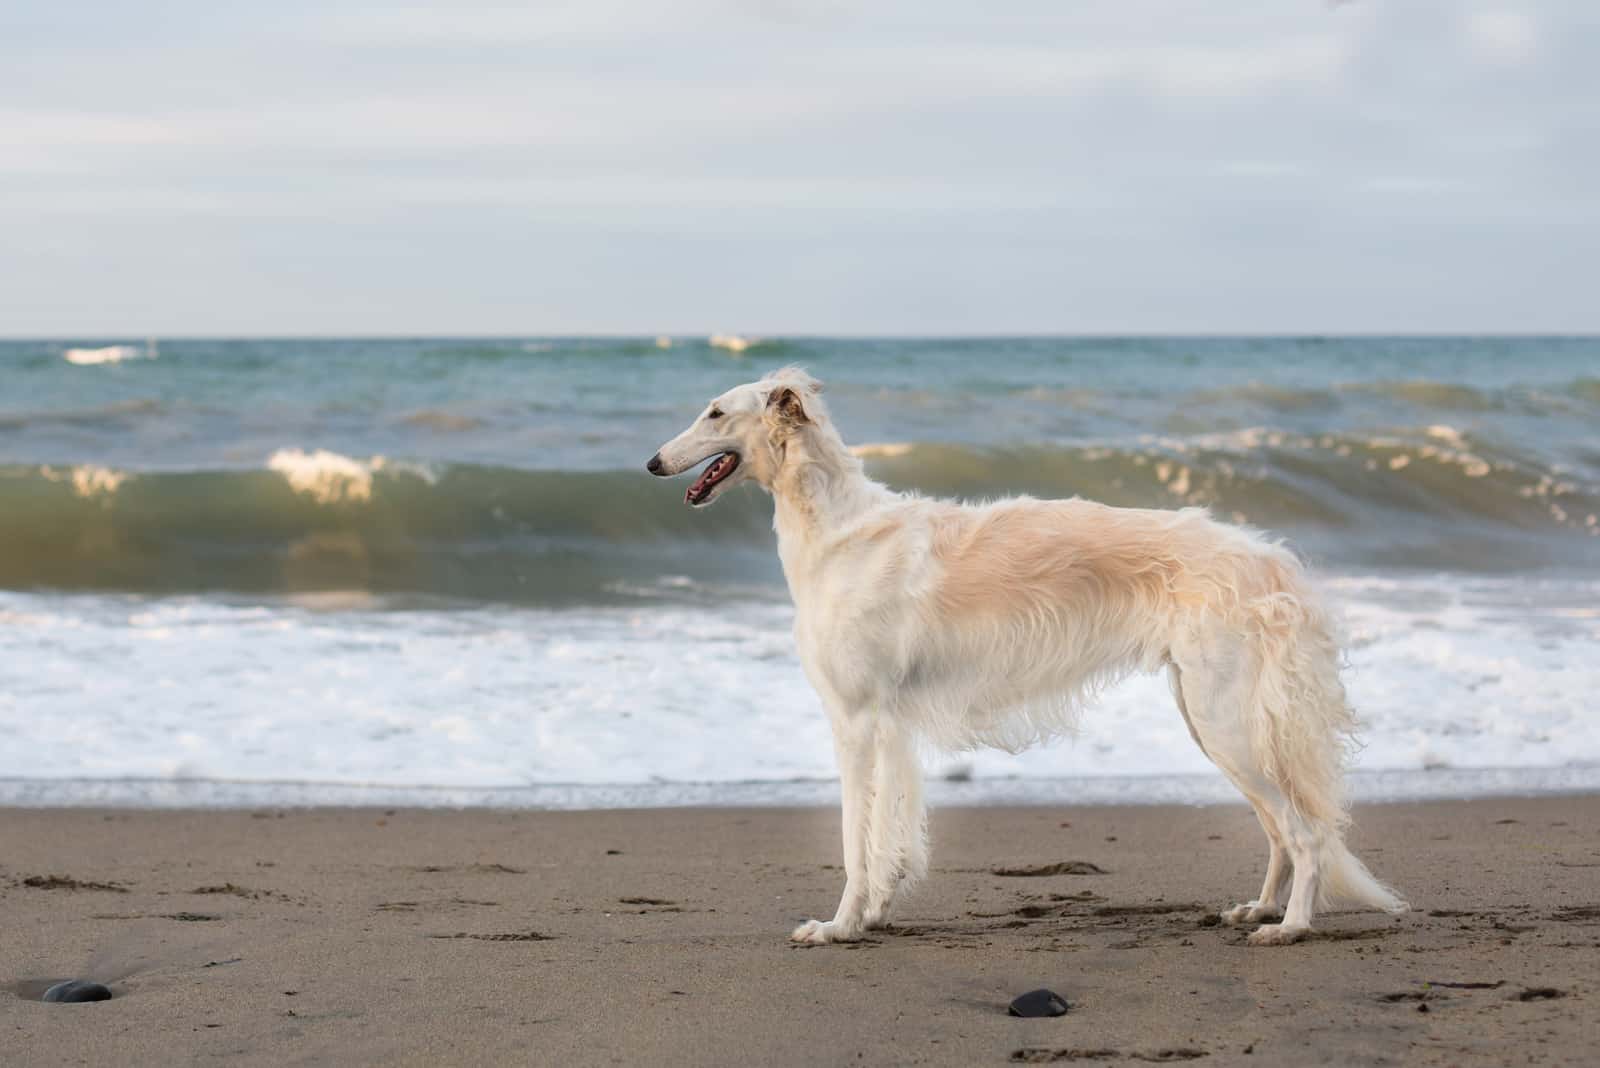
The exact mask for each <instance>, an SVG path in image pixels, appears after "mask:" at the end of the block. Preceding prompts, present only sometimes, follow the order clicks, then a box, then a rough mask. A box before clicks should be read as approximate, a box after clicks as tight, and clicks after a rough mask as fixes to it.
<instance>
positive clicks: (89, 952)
mask: <svg viewBox="0 0 1600 1068" xmlns="http://www.w3.org/2000/svg"><path fill="white" fill-rule="evenodd" d="M835 820H836V816H835V813H834V812H832V811H829V810H825V809H764V810H751V809H742V810H730V809H696V810H682V809H677V810H674V809H665V810H662V809H658V810H650V811H631V812H576V813H548V812H487V811H468V812H449V811H437V810H398V811H384V810H374V809H359V810H352V809H346V810H288V811H256V812H217V811H209V812H149V811H99V810H19V809H9V810H0V907H3V909H4V915H5V919H6V922H5V927H4V936H3V942H0V983H7V984H10V986H9V987H8V989H10V990H13V991H15V990H17V989H19V987H18V985H17V984H19V983H22V984H30V983H31V984H32V985H31V986H27V987H26V988H25V989H23V992H24V993H30V992H31V993H36V992H37V990H38V989H39V987H38V985H37V984H38V983H39V982H40V981H42V980H46V979H51V978H67V977H86V978H91V979H98V980H101V981H104V982H108V983H110V985H111V989H112V990H113V991H114V993H115V994H116V997H115V998H114V1000H112V1001H109V1002H102V1003H98V1004H88V1005H50V1004H43V1003H40V1002H36V1001H28V1000H24V999H23V998H21V997H17V996H11V995H7V994H0V1036H3V1037H0V1061H3V1062H4V1063H5V1064H6V1065H9V1066H24V1065H35V1064H37V1065H58V1064H70V1063H84V1064H136V1065H142V1064H191V1063H206V1062H214V1061H224V1060H225V1061H228V1062H229V1063H234V1064H262V1065H268V1064H270V1065H279V1064H375V1063H381V1064H417V1065H446V1064H461V1065H482V1064H729V1065H734V1064H738V1065H752V1064H846V1063H848V1064H963V1065H966V1064H1006V1063H1019V1062H1024V1063H1026V1062H1032V1063H1046V1062H1054V1063H1079V1062H1082V1063H1089V1064H1118V1063H1122V1064H1135V1065H1136V1064H1140V1063H1147V1062H1167V1061H1191V1060H1192V1061H1202V1062H1203V1063H1205V1064H1207V1065H1221V1064H1248V1065H1284V1064H1336V1065H1347V1064H1374V1065H1377V1064H1407V1065H1411V1064H1415V1065H1458V1064H1573V1065H1577V1064H1590V1063H1594V1057H1595V1049H1596V1046H1597V1043H1600V798H1597V797H1572V798H1547V799H1537V800H1485V801H1473V802H1447V803H1428V804H1410V805H1393V806H1368V807H1364V808H1361V809H1359V810H1358V811H1357V813H1356V820H1357V826H1356V829H1355V831H1354V833H1353V836H1352V841H1353V844H1354V846H1355V847H1356V850H1357V852H1358V853H1359V854H1361V855H1362V856H1363V857H1364V858H1366V859H1367V860H1368V862H1369V863H1370V864H1371V866H1372V867H1373V869H1374V870H1375V871H1376V872H1377V873H1378V874H1379V876H1380V877H1382V878H1384V879H1386V880H1388V881H1390V882H1392V883H1393V884H1394V885H1396V886H1397V887H1398V888H1399V889H1400V890H1401V891H1402V892H1403V893H1404V894H1405V895H1407V896H1408V897H1409V898H1410V900H1411V902H1412V904H1413V905H1414V906H1415V911H1413V912H1412V913H1410V914H1409V915H1406V916H1402V917H1398V918H1393V917H1387V916H1382V915H1376V914H1370V913H1346V914H1337V915H1331V916H1328V917H1326V918H1325V919H1324V920H1323V921H1322V925H1321V926H1322V933H1321V934H1320V935H1319V936H1318V937H1316V938H1315V939H1313V940H1311V941H1308V942H1305V943H1302V944H1300V945H1295V946H1289V947H1282V948H1254V947H1247V946H1246V945H1245V944H1244V931H1242V930H1235V929H1232V928H1228V927H1224V926H1220V925H1218V924H1217V923H1216V921H1215V919H1214V917H1215V914H1216V910H1217V909H1218V907H1219V906H1221V905H1223V904H1226V903H1231V902H1233V901H1236V900H1239V899H1240V898H1243V897H1249V896H1250V895H1251V894H1253V892H1254V890H1255V888H1256V886H1257V884H1258V883H1259V879H1260V874H1261V867H1262V864H1263V862H1264V848H1263V843H1262V841H1261V838H1260V832H1259V830H1258V829H1257V827H1256V825H1255V821H1254V818H1253V817H1252V816H1251V815H1250V813H1249V811H1248V810H1247V809H1245V808H1243V807H1238V806H1225V807H1211V808H1174V807H1163V808H1154V807H1151V808H1143V807H1141V808H1084V809H1056V808H1026V809H955V810H943V811H936V812H935V813H934V817H933V841H934V870H933V872H932V874H931V876H930V878H929V880H928V882H927V883H926V884H925V885H924V886H923V887H921V888H920V889H919V890H918V891H917V892H916V893H915V894H914V895H913V896H912V897H911V898H910V899H909V900H908V901H907V902H906V903H905V905H904V906H903V907H902V908H901V910H900V912H899V915H898V920H897V925H896V929H895V930H893V931H891V932H882V933H876V934H874V935H873V936H872V938H871V939H870V940H869V941H866V942H863V943H860V944H857V945H854V946H824V947H811V948H802V947H795V946H791V945H790V944H788V942H787V941H786V935H787V933H788V931H789V929H790V927H792V926H793V925H794V924H795V923H796V922H797V921H799V920H801V919H804V918H806V917H808V916H815V915H823V916H826V915H829V914H831V912H832V907H833V904H834V901H835V899H836V895H837V893H838V890H839V885H840V882H841V879H842V873H841V872H840V871H839V870H838V868H837V864H838V857H837V851H838V846H837V843H836V834H837V832H836V826H835ZM1061 862H1085V863H1086V864H1087V865H1092V866H1094V867H1097V868H1100V869H1103V874H1094V873H1092V872H1090V873H1083V874H1055V875H1042V876H1041V875H1033V876H1024V875H997V874H995V872H996V870H999V869H1015V868H1031V867H1038V866H1043V865H1053V864H1058V863H1061ZM1068 867H1070V868H1077V869H1079V870H1083V871H1087V869H1086V868H1085V867H1084V865H1082V864H1079V865H1068ZM1040 986H1048V987H1050V988H1052V989H1054V990H1056V991H1058V992H1059V993H1061V994H1062V995H1064V996H1065V997H1066V998H1067V999H1068V1001H1070V1002H1071V1004H1072V1009H1071V1011H1070V1012H1069V1013H1068V1014H1067V1015H1066V1016H1064V1017H1061V1018H1058V1019H1049V1020H1021V1019H1015V1018H1011V1017H1008V1016H1007V1015H1006V1014H1005V1006H1006V1003H1007V1002H1008V1001H1009V1000H1010V999H1011V998H1012V997H1014V996H1016V995H1017V994H1020V993H1022V992H1024V991H1027V990H1030V989H1033V988H1035V987H1040Z"/></svg>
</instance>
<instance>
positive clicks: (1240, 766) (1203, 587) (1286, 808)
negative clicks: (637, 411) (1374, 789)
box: [648, 368, 1407, 945]
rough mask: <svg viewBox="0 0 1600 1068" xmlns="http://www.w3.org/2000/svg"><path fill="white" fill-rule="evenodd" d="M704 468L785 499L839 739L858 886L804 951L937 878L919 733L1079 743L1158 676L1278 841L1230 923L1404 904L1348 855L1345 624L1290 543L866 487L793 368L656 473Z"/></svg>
mask: <svg viewBox="0 0 1600 1068" xmlns="http://www.w3.org/2000/svg"><path fill="white" fill-rule="evenodd" d="M707 459H710V460H711V463H710V464H709V465H708V466H707V467H706V468H705V470H704V471H703V472H702V473H701V474H700V476H699V477H698V478H697V479H696V480H695V482H694V483H693V484H692V485H691V486H690V487H689V490H688V493H687V494H686V500H687V501H688V503H689V504H691V505H694V506H695V507H703V506H705V505H708V504H711V503H712V502H713V501H715V500H716V499H717V498H718V497H720V496H721V495H722V494H724V493H726V492H727V491H728V489H729V488H731V487H732V486H735V485H737V484H738V483H740V482H745V481H753V482H755V483H756V484H757V485H759V486H761V487H762V488H764V489H766V490H768V491H769V492H770V493H771V494H772V496H773V499H774V501H775V504H776V508H775V512H776V514H775V518H774V526H775V528H776V530H777V534H778V553H779V555H780V556H781V558H782V561H783V571H784V575H785V577H786V578H787V580H788V584H789V592H790V594H791V596H792V597H793V598H794V606H795V626H794V630H795V637H796V639H797V641H798V644H799V649H800V659H801V662H802V663H803V664H804V666H805V671H806V675H807V677H808V678H809V679H810V680H811V683H812V685H813V686H814V687H816V690H817V693H818V694H819V695H820V696H821V698H822V701H823V703H824V704H825V705H826V706H827V710H828V716H829V718H830V720H831V723H832V727H833V737H834V745H835V750H836V753H837V756H838V761H839V776H840V780H841V782H842V786H843V810H844V812H843V815H844V868H845V885H844V895H843V897H842V898H841V899H840V901H839V908H838V911H837V912H835V913H834V916H833V919H831V920H826V921H821V920H809V921H807V922H806V923H804V924H801V925H800V927H798V928H797V929H796V930H795V931H794V933H793V935H792V936H791V937H792V938H793V939H794V940H795V941H799V942H845V941H851V940H853V939H857V938H859V937H860V936H861V934H862V932H863V931H865V930H868V929H870V928H874V927H880V926H883V925H884V924H885V923H886V922H887V920H888V918H889V910H890V907H891V906H892V905H893V903H894V898H895V894H896V893H897V892H898V891H899V890H900V889H901V888H902V887H903V886H905V885H907V884H908V883H910V882H913V881H915V880H916V879H918V878H920V877H921V876H923V875H924V874H925V873H926V872H927V868H928V848H927V837H926V826H927V821H926V814H925V809H924V806H923V800H922V778H921V768H920V764H919V761H918V758H917V746H918V743H919V742H924V741H925V742H928V743H932V744H933V745H935V746H938V747H941V748H945V749H962V748H971V747H975V746H979V745H993V746H998V747H1000V748H1003V749H1008V750H1012V751H1015V750H1019V749H1021V748H1023V747H1025V746H1027V745H1030V744H1032V743H1034V742H1037V741H1040V740H1042V739H1046V738H1051V737H1055V736H1058V735H1061V734H1064V733H1067V732H1069V731H1070V730H1071V729H1072V727H1073V724H1074V722H1075V720H1076V719H1077V716H1078V712H1079V709H1080V707H1081V706H1082V705H1083V704H1084V703H1085V702H1086V701H1087V700H1088V699H1090V698H1091V697H1093V695H1094V694H1095V693H1096V692H1098V691H1099V690H1100V689H1101V688H1102V687H1104V686H1106V685H1107V684H1109V683H1111V682H1113V681H1115V680H1117V679H1120V678H1122V677H1123V676H1125V675H1128V674H1130V673H1132V672H1135V671H1143V672H1153V671H1157V670H1160V669H1162V668H1165V669H1166V671H1167V674H1168V677H1169V679H1170V681H1171V684H1172V693H1173V697H1174V698H1175V699H1176V700H1177V705H1178V711H1179V712H1180V713H1181V714H1182V715H1183V718H1184V720H1185V721H1186V722H1187V723H1188V726H1189V732H1190V734H1191V735H1193V737H1194V740H1195V742H1196V744H1198V745H1199V746H1200V748H1201V750H1202V751H1204V753H1205V754H1206V756H1207V757H1209V758H1210V759H1211V761H1212V762H1213V763H1215V764H1216V765H1217V767H1218V768H1220V769H1221V770H1222V772H1223V774H1224V775H1226V776H1227V777H1228V778H1229V779H1230V780H1231V781H1232V782H1233V784H1234V785H1235V786H1237V787H1238V788H1239V791H1240V792H1241V793H1243V794H1244V796H1245V797H1246V798H1247V799H1248V800H1249V802H1250V804H1251V806H1252V807H1253V808H1254V809H1255V813H1256V817H1257V818H1258V819H1259V820H1260V821H1261V827H1262V829H1263V830H1264V831H1265V832H1266V835H1267V843H1268V848H1269V853H1268V857H1267V876H1266V881H1265V883H1263V884H1262V887H1261V893H1260V895H1259V896H1258V897H1256V899H1255V900H1253V901H1250V902H1248V903H1246V904H1242V905H1237V906H1235V907H1233V908H1229V909H1227V910H1226V911H1224V912H1223V913H1222V918H1223V919H1224V920H1225V921H1226V922H1228V923H1232V924H1260V925H1261V926H1259V927H1257V929H1256V930H1255V931H1254V932H1252V934H1251V935H1250V941H1251V942H1252V943H1253V944H1255V945H1276V944H1281V943H1286V942H1293V941H1295V940H1296V939H1299V938H1301V937H1302V936H1304V935H1305V934H1306V932H1307V931H1309V930H1310V929H1311V920H1312V915H1313V913H1314V912H1315V910H1316V909H1317V908H1319V907H1328V906H1331V905H1333V904H1336V903H1337V904H1346V905H1359V906H1369V907H1375V908H1379V909H1383V910H1386V911H1390V912H1397V911H1403V910H1405V909H1406V907H1407V906H1406V904H1405V903H1404V902H1403V901H1401V900H1400V898H1399V897H1398V896H1396V895H1395V893H1394V892H1393V891H1391V890H1390V889H1389V888H1387V887H1385V886H1384V885H1382V884H1381V883H1379V882H1378V881H1377V880H1376V879H1375V878H1373V876H1372V875H1371V874H1370V873H1369V872H1368V871H1367V869H1366V868H1365V867H1364V866H1363V865H1362V864H1361V862H1360V861H1359V860H1357V859H1356V858H1355V857H1354V856H1352V855H1351V853H1350V852H1349V851H1348V850H1347V849H1346V848H1345V845H1344V841H1343V831H1344V828H1345V826H1346V824H1347V823H1348V817H1347V815H1346V811H1345V802H1344V797H1343V790H1342V786H1343V783H1342V779H1343V766H1344V762H1345V758H1346V755H1347V752H1348V750H1349V748H1350V744H1351V741H1352V737H1353V733H1354V730H1355V727H1356V720H1355V716H1354V714H1353V713H1352V711H1351V709H1350V706H1349V704H1348V703H1347V702H1346V700H1345V692H1344V687H1343V685H1342V684H1341V682H1340V680H1339V649H1338V645H1337V643H1336V642H1335V640H1334V638H1333V637H1332V635H1331V628H1330V624H1329V621H1328V619H1327V618H1326V616H1325V615H1324V612H1323V609H1322V608H1321V606H1320V605H1319V604H1318V602H1317V599H1316V597H1315V596H1314V594H1313V592H1312V590H1311V589H1310V587H1309V585H1308V582H1307V579H1306V577H1305V575H1304V573H1303V570H1302V568H1301V565H1300V563H1299V561H1298V560H1296V559H1295V557H1294V556H1293V555H1292V554H1290V553H1289V552H1288V551H1287V550H1285V549H1284V548H1282V547H1280V546H1278V545H1276V544H1274V543H1272V542H1270V541H1267V540H1265V539H1263V538H1262V537H1260V536H1258V535H1256V534H1254V533H1252V532H1250V531H1248V530H1244V529H1241V528H1239V527H1233V526H1226V525H1224V524H1221V523H1217V522H1215V521H1213V520H1212V519H1210V518H1209V517H1208V516H1207V515H1206V513H1205V512H1204V511H1203V510H1200V509H1195V508H1186V509H1183V510H1181V511H1156V510H1146V509H1134V508H1112V507H1108V506H1106V505H1101V504H1096V503H1093V502H1091V501H1085V500H1080V499H1077V498H1074V499H1071V500H1064V501H1041V500H1034V499H1031V498H1026V497H1022V498H1016V499H1011V500H1003V501H998V502H995V503H992V504H984V505H969V504H958V503H953V502H948V501H939V500H929V499H927V498H924V497H919V496H916V495H914V494H904V493H895V492H893V491H891V490H889V489H888V488H886V487H884V486H882V485H879V484H878V483H876V482H873V481H872V480H871V479H869V478H867V477H866V475H865V474H864V473H863V471H862V466H861V462H860V460H858V459H857V458H856V457H855V456H854V455H852V453H851V452H850V450H849V449H848V448H847V447H846V446H845V443H844V441H843V439H842V438H840V436H839V433H838V431H836V430H835V429H834V426H833V423H832V422H831V421H830V420H829V417H828V412H827V408H826V406H825V405H824V403H823V400H822V397H821V387H820V385H819V384H818V383H817V382H816V381H815V380H814V379H812V378H811V377H810V376H808V375H806V374H805V373H804V372H803V371H800V370H797V369H794V368H789V369H785V370H782V371H777V372H774V373H773V374H770V375H768V376H767V377H765V378H763V379H762V380H761V381H759V382H753V383H750V384H747V385H742V386H739V387H737V388H735V389H732V390H729V391H728V392H727V393H724V394H723V395H722V396H720V397H718V398H717V399H716V400H714V401H712V402H711V404H710V405H709V406H708V407H707V408H706V410H705V411H704V412H702V413H701V414H700V416H699V417H698V418H697V419H695V421H694V423H693V424H692V425H690V427H689V428H688V429H687V430H685V431H684V432H683V433H682V434H679V435H678V436H677V437H675V438H673V439H672V440H671V441H669V442H667V443H666V444H665V445H663V446H662V447H661V450H660V451H659V452H658V453H657V454H656V455H655V456H654V457H653V458H652V459H651V460H650V462H649V464H648V470H649V471H650V473H651V474H655V475H661V476H668V475H676V474H680V473H682V472H685V471H688V470H689V469H690V468H692V467H694V466H696V465H697V464H699V463H701V462H702V461H704V460H707Z"/></svg>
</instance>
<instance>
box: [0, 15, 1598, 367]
mask: <svg viewBox="0 0 1600 1068" xmlns="http://www.w3.org/2000/svg"><path fill="white" fill-rule="evenodd" d="M1597 165H1600V3H1597V2H1596V0H1530V2H1526V3H1512V2H1504V3H1478V2H1474V0H1355V2H1351V3H1343V4H1330V3H1329V2H1328V0H1226V2H1217V0H1099V2H1093V0H1038V2H1027V0H1021V2H1008V3H1005V4H980V3H973V2H971V0H912V2H906V3H873V2H871V0H859V2H856V3H843V2H838V3H834V2H828V0H781V2H732V0H730V2H726V3H716V2H702V0H668V2H661V3H646V2H613V0H581V2H576V3H567V2H559V0H556V2H546V3H539V4H528V5H525V6H514V5H496V6H487V5H476V4H474V3H471V2H458V3H451V4H444V3H440V4H437V5H434V6H411V7H399V6H370V7H367V6H359V5H355V4H348V3H339V2H336V0H334V2H328V0H323V2H318V3H301V2H299V0H279V2H275V3H257V4H249V5H244V4H228V3H221V2H218V0H206V2H197V3H183V2H161V0H151V2H141V3H138V4H134V3H127V2H125V0H104V2H98V3H95V2H74V0H53V2H48V3H47V2H44V0H39V2H23V0H14V2H4V3H0V334H5V335H11V336H19V335H20V336H28V335H54V336H68V335H77V336H103V335H126V336H129V337H142V336H144V335H146V334H157V335H161V336H177V335H181V334H323V333H343V334H352V333H356V334H359V333H378V334H396V333H425V334H446V333H477V334H547V333H588V332H605V333H658V332H681V333H694V332H705V331H712V330H723V331H748V332H752V333H766V334H776V333H796V332H806V333H911V334H930V333H1041V332H1050V333H1054V332H1061V333H1080V332H1143V333H1168V332H1235V331H1238V332H1274V331H1305V332H1339V331H1463V332H1476V331H1502V330H1503V331H1556V332H1583V331H1596V330H1600V296H1597V288H1600V287H1597V285H1596V276H1597V273H1600V166H1597Z"/></svg>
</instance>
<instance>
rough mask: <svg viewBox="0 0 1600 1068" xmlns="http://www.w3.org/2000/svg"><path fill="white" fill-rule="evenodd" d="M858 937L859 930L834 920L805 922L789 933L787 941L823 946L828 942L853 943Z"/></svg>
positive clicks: (859, 934) (859, 935)
mask: <svg viewBox="0 0 1600 1068" xmlns="http://www.w3.org/2000/svg"><path fill="white" fill-rule="evenodd" d="M860 937H861V931H860V929H859V928H856V929H851V928H848V927H845V926H844V925H843V924H841V923H839V922H837V921H835V920H807V921H806V922H805V923H802V924H801V925H800V926H799V927H796V928H795V929H794V930H793V931H791V932H790V933H789V941H791V942H799V943H801V944H803V945H808V946H825V945H827V944H828V943H829V942H854V941H856V940H858V939H859V938H860Z"/></svg>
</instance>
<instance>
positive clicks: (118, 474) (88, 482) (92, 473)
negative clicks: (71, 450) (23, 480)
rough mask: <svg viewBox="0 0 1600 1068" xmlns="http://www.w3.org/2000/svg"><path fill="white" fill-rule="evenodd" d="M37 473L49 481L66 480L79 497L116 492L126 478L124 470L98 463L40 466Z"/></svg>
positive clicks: (106, 494) (103, 495)
mask: <svg viewBox="0 0 1600 1068" xmlns="http://www.w3.org/2000/svg"><path fill="white" fill-rule="evenodd" d="M39 474H40V475H42V476H43V477H44V478H46V479H48V480H49V481H51V482H67V483H70V484H71V485H72V492H74V493H76V494H77V495H78V496H80V497H85V498H88V497H105V496H110V495H111V494H113V493H115V492H117V490H118V489H120V488H121V487H122V484H123V483H124V482H126V481H127V480H128V477H129V476H128V473H127V472H126V471H114V470H112V469H111V468H109V467H101V466H100V465H98V464H79V465H78V466H76V467H41V468H40V469H39Z"/></svg>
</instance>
